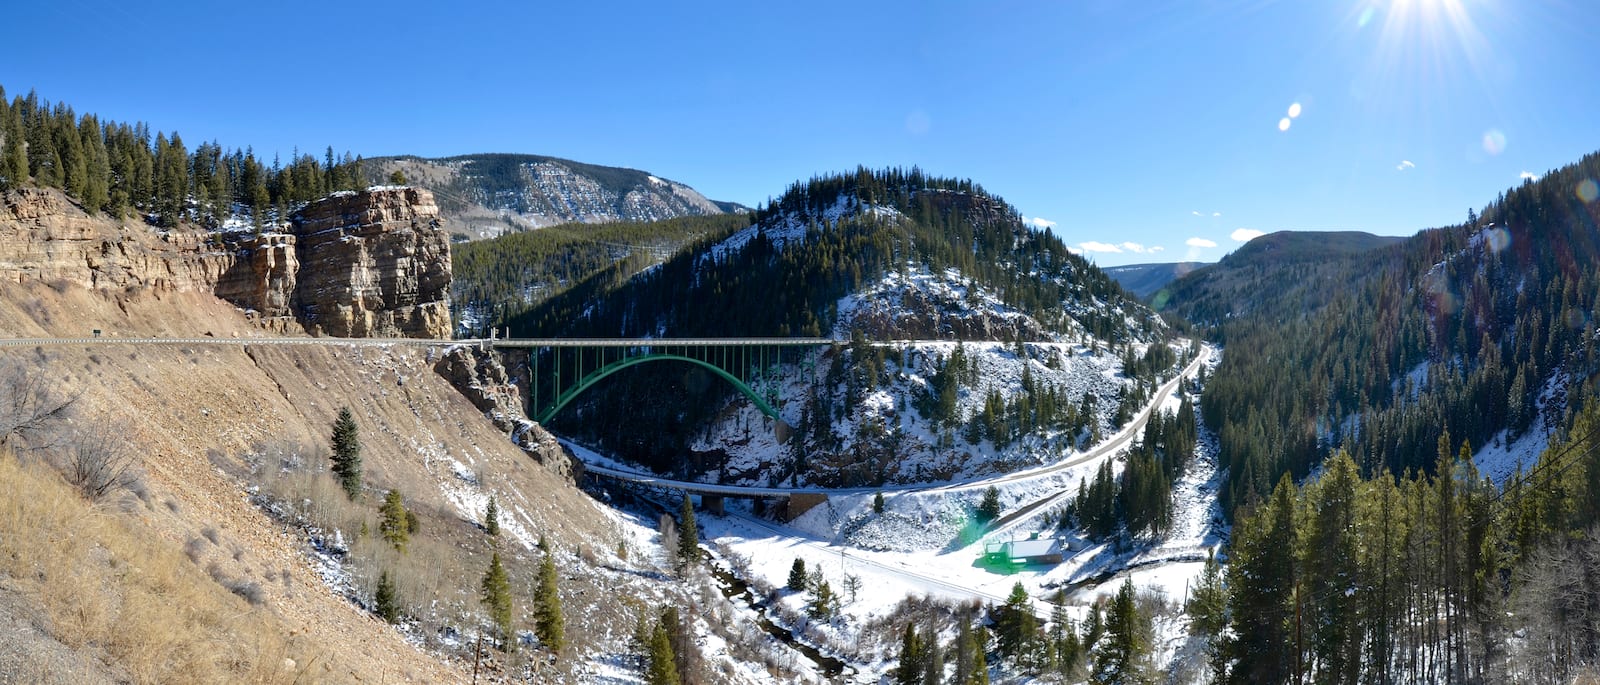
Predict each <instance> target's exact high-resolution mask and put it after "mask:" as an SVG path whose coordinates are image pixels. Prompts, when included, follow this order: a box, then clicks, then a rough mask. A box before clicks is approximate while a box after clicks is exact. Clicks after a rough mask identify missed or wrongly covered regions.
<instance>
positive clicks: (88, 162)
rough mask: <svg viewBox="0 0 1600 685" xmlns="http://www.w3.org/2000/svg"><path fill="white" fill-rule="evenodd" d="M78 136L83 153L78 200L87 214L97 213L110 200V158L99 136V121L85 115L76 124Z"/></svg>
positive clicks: (104, 207)
mask: <svg viewBox="0 0 1600 685" xmlns="http://www.w3.org/2000/svg"><path fill="white" fill-rule="evenodd" d="M78 137H79V139H80V140H81V142H82V146H83V154H84V171H85V174H86V175H85V177H84V185H83V196H82V197H80V198H79V200H80V201H81V202H82V203H83V208H84V210H85V211H87V212H88V213H89V214H91V215H93V214H99V213H100V211H101V210H104V209H107V208H108V205H109V204H110V202H111V160H110V158H109V157H108V156H107V152H106V144H105V140H104V139H103V138H101V132H100V122H99V121H97V120H96V119H95V118H94V117H93V116H85V117H84V118H83V120H82V121H81V122H80V123H79V124H78Z"/></svg>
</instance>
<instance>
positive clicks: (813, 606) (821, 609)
mask: <svg viewBox="0 0 1600 685" xmlns="http://www.w3.org/2000/svg"><path fill="white" fill-rule="evenodd" d="M838 610H839V599H838V598H837V597H834V595H833V587H832V586H830V585H828V581H826V580H824V581H822V582H820V583H817V591H816V593H815V594H814V595H813V596H812V597H811V603H810V604H809V605H807V607H806V615H808V616H810V617H811V618H816V619H822V620H824V621H826V620H829V619H832V618H833V616H834V614H835V613H837V612H838Z"/></svg>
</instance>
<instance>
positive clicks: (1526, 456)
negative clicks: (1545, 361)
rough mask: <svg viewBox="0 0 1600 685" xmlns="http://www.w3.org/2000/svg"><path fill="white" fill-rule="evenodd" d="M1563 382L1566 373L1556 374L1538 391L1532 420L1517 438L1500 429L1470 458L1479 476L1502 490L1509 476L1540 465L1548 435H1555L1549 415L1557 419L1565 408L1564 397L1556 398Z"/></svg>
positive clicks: (1548, 441)
mask: <svg viewBox="0 0 1600 685" xmlns="http://www.w3.org/2000/svg"><path fill="white" fill-rule="evenodd" d="M1566 380H1567V379H1566V375H1565V374H1562V373H1557V374H1554V375H1552V376H1551V377H1550V378H1549V380H1547V381H1545V384H1544V387H1543V388H1541V389H1540V390H1539V397H1538V398H1537V399H1536V400H1535V401H1534V418H1533V422H1532V423H1531V424H1529V425H1528V430H1526V431H1523V432H1522V434H1521V435H1519V436H1517V437H1516V439H1511V438H1510V435H1509V433H1510V430H1509V429H1506V430H1501V431H1500V432H1499V433H1495V435H1494V437H1493V438H1491V439H1490V440H1489V443H1488V444H1486V445H1484V446H1483V447H1481V448H1479V449H1478V451H1477V453H1476V454H1473V455H1472V463H1473V465H1474V466H1476V467H1477V469H1478V473H1480V474H1483V475H1484V476H1486V477H1488V478H1490V479H1492V480H1494V482H1495V484H1496V485H1499V486H1502V487H1504V486H1505V484H1506V481H1507V480H1508V479H1510V478H1511V476H1513V475H1515V474H1516V473H1518V472H1519V471H1520V472H1522V473H1527V472H1528V470H1529V469H1532V468H1533V466H1534V465H1535V464H1537V463H1539V455H1540V454H1541V453H1543V452H1544V450H1545V448H1546V447H1548V446H1549V445H1550V436H1551V435H1552V434H1554V432H1555V426H1554V425H1553V422H1552V416H1551V414H1552V413H1554V414H1555V418H1556V420H1559V416H1560V409H1561V408H1562V407H1564V406H1565V402H1564V401H1562V399H1563V398H1559V397H1558V395H1559V394H1560V393H1561V392H1562V390H1563V389H1564V387H1565V384H1566ZM1552 410H1554V411H1552Z"/></svg>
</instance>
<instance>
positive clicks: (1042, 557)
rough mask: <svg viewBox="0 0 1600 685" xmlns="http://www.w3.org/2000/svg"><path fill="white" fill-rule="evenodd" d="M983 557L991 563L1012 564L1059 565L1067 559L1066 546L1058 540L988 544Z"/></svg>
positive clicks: (1035, 539) (1028, 540)
mask: <svg viewBox="0 0 1600 685" xmlns="http://www.w3.org/2000/svg"><path fill="white" fill-rule="evenodd" d="M983 556H984V559H986V560H988V561H991V562H1001V561H1003V562H1007V563H1012V564H1059V563H1061V562H1062V560H1064V559H1065V558H1066V554H1065V545H1063V544H1062V543H1061V540H1059V539H1056V538H1044V539H1038V538H1029V539H1027V540H1006V541H1004V542H986V543H984V545H983Z"/></svg>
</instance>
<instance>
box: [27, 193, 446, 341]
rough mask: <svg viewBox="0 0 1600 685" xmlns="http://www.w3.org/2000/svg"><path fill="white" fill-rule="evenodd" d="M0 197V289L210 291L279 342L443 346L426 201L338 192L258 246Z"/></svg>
mask: <svg viewBox="0 0 1600 685" xmlns="http://www.w3.org/2000/svg"><path fill="white" fill-rule="evenodd" d="M0 198H3V199H0V278H6V279H10V280H16V281H22V280H28V279H32V280H38V281H43V282H46V283H52V284H54V283H65V284H72V285H77V286H80V287H83V288H88V289H98V290H106V289H127V288H139V287H146V288H153V289H157V290H174V291H199V292H210V293H212V294H214V295H216V296H218V297H220V298H222V299H225V300H227V301H229V302H232V303H234V304H235V305H237V306H239V307H242V308H244V309H247V310H250V311H253V312H255V313H256V316H257V317H259V319H260V320H261V322H262V323H263V325H265V326H267V327H268V328H271V329H274V330H278V331H286V330H289V329H290V328H293V327H295V324H296V323H298V324H300V325H303V326H304V328H305V329H306V330H307V331H309V332H310V333H312V334H313V335H329V336H337V337H416V338H448V337H450V304H449V292H450V241H449V237H448V235H447V234H446V232H445V231H444V229H443V228H442V227H441V226H440V219H439V208H438V205H437V204H435V202H434V199H433V194H432V193H430V192H428V191H426V190H421V189H417V188H395V187H381V188H372V189H369V190H364V191H360V192H346V193H337V194H335V195H333V196H331V197H328V198H325V199H323V200H319V201H317V202H313V203H311V204H310V205H307V206H306V208H305V209H303V210H301V212H300V213H299V214H298V215H297V216H296V217H295V221H294V223H293V228H292V229H291V231H290V232H289V233H263V234H260V235H239V234H231V235H230V234H220V233H210V232H207V231H204V230H200V229H196V228H192V227H182V228H175V229H172V230H156V229H154V228H152V227H150V226H147V225H145V224H143V223H142V222H127V221H116V220H112V219H109V218H106V217H92V216H89V215H87V214H85V213H84V212H83V211H82V210H81V209H79V208H78V207H77V206H75V205H73V204H72V203H71V202H70V201H68V200H67V199H66V197H65V196H64V195H62V194H61V193H60V192H58V191H54V190H46V189H38V188H22V189H19V190H16V191H14V192H11V193H7V194H5V195H4V196H0Z"/></svg>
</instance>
